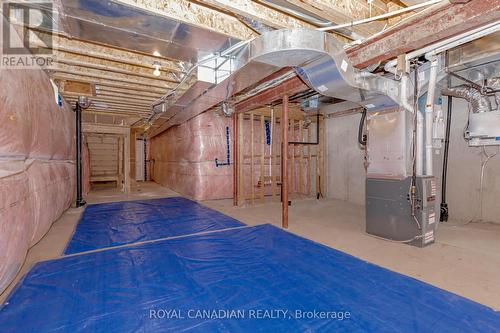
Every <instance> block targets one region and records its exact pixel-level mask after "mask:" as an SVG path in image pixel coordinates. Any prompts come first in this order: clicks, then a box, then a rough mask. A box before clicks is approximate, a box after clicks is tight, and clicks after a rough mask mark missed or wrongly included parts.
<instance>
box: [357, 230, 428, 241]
mask: <svg viewBox="0 0 500 333" xmlns="http://www.w3.org/2000/svg"><path fill="white" fill-rule="evenodd" d="M365 234H366V235H367V236H370V237H373V238H376V239H381V240H384V241H388V242H392V243H403V244H408V243H411V242H414V241H416V240H418V239H421V238H424V235H418V236H415V237H413V238H412V239H406V240H400V241H398V240H394V239H390V238H385V237H380V236H376V235H372V234H369V233H367V232H365Z"/></svg>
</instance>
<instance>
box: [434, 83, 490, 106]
mask: <svg viewBox="0 0 500 333" xmlns="http://www.w3.org/2000/svg"><path fill="white" fill-rule="evenodd" d="M441 93H442V94H443V95H445V96H452V97H457V98H463V99H465V100H466V101H468V102H469V103H470V104H471V106H472V112H473V113H479V112H489V111H491V102H490V99H489V98H488V96H485V95H483V94H481V92H480V91H479V90H478V89H476V88H474V87H470V86H467V85H461V86H458V87H456V88H445V89H443V90H442V91H441Z"/></svg>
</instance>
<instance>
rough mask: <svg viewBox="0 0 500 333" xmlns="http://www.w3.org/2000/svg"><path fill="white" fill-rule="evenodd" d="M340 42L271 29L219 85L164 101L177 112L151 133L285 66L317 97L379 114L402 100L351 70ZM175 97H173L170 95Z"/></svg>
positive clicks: (389, 83)
mask: <svg viewBox="0 0 500 333" xmlns="http://www.w3.org/2000/svg"><path fill="white" fill-rule="evenodd" d="M343 46H344V45H343V44H342V43H341V42H339V41H338V40H337V39H335V37H334V36H332V35H331V34H329V33H326V32H323V31H318V30H310V29H291V30H276V31H271V32H268V33H265V34H263V35H262V36H260V37H259V38H256V39H254V40H253V41H251V42H249V43H247V44H246V45H245V46H244V47H243V48H241V49H240V50H239V51H238V53H237V54H235V55H234V62H235V70H234V72H233V73H232V74H231V75H230V76H229V77H228V78H227V79H225V80H224V81H222V82H221V83H219V84H217V85H214V86H213V87H212V88H211V89H208V90H207V91H206V92H204V93H203V94H201V95H200V96H198V97H197V98H195V99H194V100H191V101H190V103H189V104H188V105H184V106H182V107H179V106H180V105H178V104H179V103H176V101H175V100H168V99H167V100H166V101H165V103H166V104H167V105H169V106H170V107H169V109H168V110H167V114H168V113H170V112H171V111H172V110H171V109H172V108H175V109H176V112H175V114H171V117H170V119H169V120H168V121H167V122H166V123H165V124H164V125H162V126H161V128H160V129H159V130H157V131H156V133H153V135H155V134H158V133H160V132H161V131H163V130H166V129H167V128H169V127H170V126H174V125H177V124H180V123H183V122H185V121H187V120H189V119H190V118H192V117H195V116H196V115H198V114H200V113H202V112H204V111H206V110H208V109H209V108H212V107H214V106H216V105H217V104H219V103H221V102H222V101H225V100H227V99H228V98H230V97H231V96H233V95H234V94H236V93H239V92H241V91H242V90H244V89H247V88H249V87H251V86H253V85H255V84H256V83H258V82H259V81H261V80H264V79H265V78H266V77H268V76H269V75H271V74H273V73H275V72H276V71H278V70H280V69H281V68H284V67H293V68H295V70H296V72H297V74H298V75H299V76H300V77H301V78H302V79H303V80H304V82H305V83H307V84H308V85H309V86H310V87H311V88H312V89H314V90H316V91H317V92H318V93H320V94H322V95H325V96H330V97H335V98H339V99H342V100H346V101H351V102H355V103H357V104H359V105H360V106H363V107H366V108H367V109H369V110H381V109H387V108H391V107H395V106H398V105H408V103H406V104H405V103H404V102H408V101H403V98H404V97H402V96H408V94H405V93H402V91H401V89H400V86H399V83H398V82H396V81H394V80H391V79H388V78H385V77H382V76H379V75H375V74H372V73H369V72H364V71H360V70H358V69H356V68H354V67H353V66H352V64H351V63H350V61H349V58H348V57H347V55H346V54H345V52H344V48H343ZM173 98H175V96H174V97H173Z"/></svg>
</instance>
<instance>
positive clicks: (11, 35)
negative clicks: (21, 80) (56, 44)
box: [1, 0, 57, 69]
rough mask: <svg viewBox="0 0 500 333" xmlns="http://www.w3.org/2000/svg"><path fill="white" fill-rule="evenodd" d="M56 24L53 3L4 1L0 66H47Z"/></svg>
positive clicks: (49, 61) (37, 0) (50, 61)
mask: <svg viewBox="0 0 500 333" xmlns="http://www.w3.org/2000/svg"><path fill="white" fill-rule="evenodd" d="M56 23H57V15H56V13H55V12H54V10H53V4H52V1H44V0H35V1H19V0H18V1H9V0H3V1H2V62H1V67H9V68H23V69H26V68H29V67H45V66H47V65H50V64H51V63H52V61H53V59H52V58H51V55H52V46H53V45H52V44H53V40H52V39H53V38H52V31H54V29H55V25H56Z"/></svg>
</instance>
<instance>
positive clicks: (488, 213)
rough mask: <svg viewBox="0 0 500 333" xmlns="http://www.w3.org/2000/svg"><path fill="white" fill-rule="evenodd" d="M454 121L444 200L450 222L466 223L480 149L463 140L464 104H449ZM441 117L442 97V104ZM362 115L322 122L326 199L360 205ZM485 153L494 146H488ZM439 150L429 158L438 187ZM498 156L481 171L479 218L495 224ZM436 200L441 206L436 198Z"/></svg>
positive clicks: (473, 202) (498, 216)
mask: <svg viewBox="0 0 500 333" xmlns="http://www.w3.org/2000/svg"><path fill="white" fill-rule="evenodd" d="M453 103H454V104H453V105H454V107H453V119H452V127H451V137H450V153H449V164H448V191H447V201H448V205H449V210H450V219H451V220H455V221H460V222H467V221H470V220H471V219H477V218H478V217H479V188H480V186H479V184H480V168H481V148H471V147H469V146H468V143H467V142H466V141H465V140H464V139H463V130H464V128H465V126H466V123H467V102H465V101H464V100H460V99H454V100H453ZM443 110H444V112H445V113H446V98H445V102H444V105H443ZM360 118H361V115H360V114H354V115H348V116H343V117H337V118H329V119H327V121H326V136H327V139H326V141H327V167H326V168H327V196H328V197H329V198H334V199H340V200H345V201H349V202H353V203H358V204H364V201H365V199H364V196H365V176H366V172H365V169H364V165H363V163H364V151H363V150H362V149H360V148H359V145H358V142H357V132H358V125H359V121H360ZM486 149H487V151H488V153H489V154H491V153H495V152H497V149H498V148H497V147H487V148H486ZM442 153H443V152H442V151H440V152H439V154H435V155H434V171H435V175H436V176H437V178H438V184H440V183H441V172H442V156H443V155H442ZM499 197H500V154H499V155H498V156H496V157H494V158H492V159H491V160H490V162H489V163H488V165H487V168H486V170H485V173H484V189H483V220H485V221H490V222H496V223H500V204H498V198H499ZM438 202H441V199H440V195H439V197H438Z"/></svg>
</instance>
